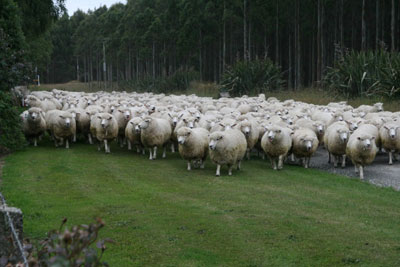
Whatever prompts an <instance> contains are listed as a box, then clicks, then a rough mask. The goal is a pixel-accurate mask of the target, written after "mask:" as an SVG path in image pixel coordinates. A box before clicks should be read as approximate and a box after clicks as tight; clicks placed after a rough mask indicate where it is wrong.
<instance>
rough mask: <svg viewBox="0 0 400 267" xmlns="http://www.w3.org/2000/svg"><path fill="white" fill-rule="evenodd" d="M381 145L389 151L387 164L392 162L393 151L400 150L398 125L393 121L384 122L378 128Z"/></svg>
mask: <svg viewBox="0 0 400 267" xmlns="http://www.w3.org/2000/svg"><path fill="white" fill-rule="evenodd" d="M379 137H380V140H381V142H382V147H383V148H384V149H385V151H387V152H388V153H389V164H390V165H392V164H393V153H395V152H398V151H399V150H400V126H399V124H395V123H385V124H384V125H383V126H382V127H381V128H380V129H379Z"/></svg>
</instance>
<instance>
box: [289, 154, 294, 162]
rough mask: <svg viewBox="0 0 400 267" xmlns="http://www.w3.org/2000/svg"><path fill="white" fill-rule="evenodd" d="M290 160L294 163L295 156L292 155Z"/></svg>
mask: <svg viewBox="0 0 400 267" xmlns="http://www.w3.org/2000/svg"><path fill="white" fill-rule="evenodd" d="M290 160H291V161H292V162H293V161H294V154H293V153H292V155H291V156H290Z"/></svg>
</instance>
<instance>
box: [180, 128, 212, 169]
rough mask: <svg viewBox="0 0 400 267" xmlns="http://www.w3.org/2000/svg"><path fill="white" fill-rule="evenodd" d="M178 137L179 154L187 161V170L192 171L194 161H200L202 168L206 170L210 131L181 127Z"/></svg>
mask: <svg viewBox="0 0 400 267" xmlns="http://www.w3.org/2000/svg"><path fill="white" fill-rule="evenodd" d="M177 137H178V144H179V145H178V150H179V154H180V155H181V157H182V158H183V159H184V160H187V170H188V171H190V170H191V169H192V168H191V162H192V161H199V162H200V168H201V169H204V163H205V161H206V158H207V154H208V131H207V130H205V129H203V128H194V129H190V128H188V127H181V128H180V129H179V130H178V132H177Z"/></svg>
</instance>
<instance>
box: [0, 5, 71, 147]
mask: <svg viewBox="0 0 400 267" xmlns="http://www.w3.org/2000/svg"><path fill="white" fill-rule="evenodd" d="M0 7H1V8H0V154H1V153H6V152H9V151H12V150H15V149H18V148H21V147H23V146H24V144H25V141H24V138H23V134H22V131H21V125H20V124H21V123H20V121H21V120H20V117H19V113H20V110H18V108H17V107H15V106H14V104H15V102H14V100H13V98H12V96H11V94H10V93H9V91H10V89H11V88H13V87H14V86H16V85H21V84H24V83H26V82H27V81H29V80H30V79H31V78H32V72H31V70H32V68H31V66H32V65H33V66H34V67H37V68H38V69H39V71H40V68H42V69H43V68H45V67H44V66H47V64H48V62H49V61H50V54H51V45H52V43H51V39H50V37H49V32H48V30H49V29H50V27H51V24H52V22H53V21H54V20H55V19H56V18H57V17H58V14H59V12H60V11H61V9H62V7H63V0H57V1H55V2H54V3H53V1H52V0H44V1H29V0H15V1H14V0H0Z"/></svg>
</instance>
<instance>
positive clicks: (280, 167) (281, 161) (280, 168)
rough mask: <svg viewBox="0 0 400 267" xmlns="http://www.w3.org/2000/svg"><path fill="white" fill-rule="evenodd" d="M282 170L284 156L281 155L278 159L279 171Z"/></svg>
mask: <svg viewBox="0 0 400 267" xmlns="http://www.w3.org/2000/svg"><path fill="white" fill-rule="evenodd" d="M282 169H283V155H280V156H279V159H278V170H282Z"/></svg>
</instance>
